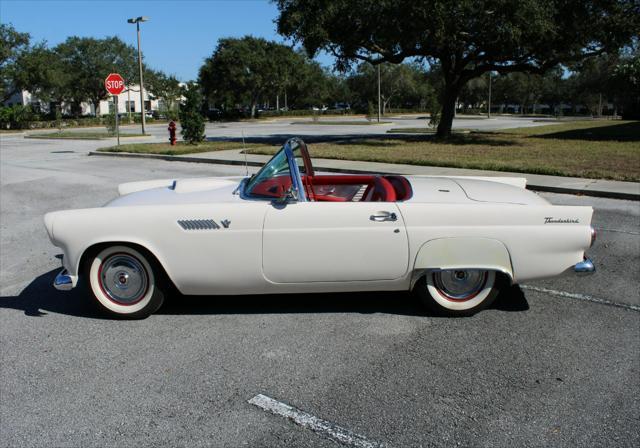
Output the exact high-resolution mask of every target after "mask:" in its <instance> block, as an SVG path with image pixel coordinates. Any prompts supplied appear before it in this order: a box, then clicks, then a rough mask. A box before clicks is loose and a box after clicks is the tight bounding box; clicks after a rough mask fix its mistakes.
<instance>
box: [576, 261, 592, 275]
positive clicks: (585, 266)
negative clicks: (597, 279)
mask: <svg viewBox="0 0 640 448" xmlns="http://www.w3.org/2000/svg"><path fill="white" fill-rule="evenodd" d="M573 271H574V272H575V273H576V274H593V273H594V272H596V266H595V265H594V264H593V261H591V260H590V259H589V258H585V259H584V260H582V261H581V262H580V263H578V264H576V265H575V266H574V267H573Z"/></svg>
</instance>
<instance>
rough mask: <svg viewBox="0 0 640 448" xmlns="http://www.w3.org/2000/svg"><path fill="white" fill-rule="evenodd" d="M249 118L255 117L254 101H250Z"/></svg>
mask: <svg viewBox="0 0 640 448" xmlns="http://www.w3.org/2000/svg"><path fill="white" fill-rule="evenodd" d="M251 118H256V102H255V101H252V102H251Z"/></svg>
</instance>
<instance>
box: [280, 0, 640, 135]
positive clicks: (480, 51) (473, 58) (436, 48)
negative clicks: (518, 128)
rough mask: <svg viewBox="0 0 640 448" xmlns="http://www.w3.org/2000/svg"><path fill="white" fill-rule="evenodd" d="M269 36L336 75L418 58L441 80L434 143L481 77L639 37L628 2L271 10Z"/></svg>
mask: <svg viewBox="0 0 640 448" xmlns="http://www.w3.org/2000/svg"><path fill="white" fill-rule="evenodd" d="M276 3H277V5H278V8H279V10H280V15H279V17H278V19H277V24H278V32H279V33H280V34H282V35H284V36H287V37H289V38H292V39H294V40H295V41H299V42H301V43H302V44H303V46H304V47H305V49H306V50H307V52H308V54H310V55H314V54H315V53H316V52H317V51H318V50H320V49H324V50H326V51H328V52H329V53H332V54H333V55H335V56H336V58H337V62H336V66H337V68H338V69H342V70H344V69H346V68H347V67H348V66H349V65H350V64H351V63H352V62H354V61H356V60H363V61H367V62H370V63H372V64H380V63H383V62H392V63H400V62H402V61H403V60H405V59H406V58H411V57H419V58H426V59H427V60H428V61H429V62H437V63H438V64H439V65H440V69H441V71H442V76H443V80H444V91H443V92H442V95H441V97H442V118H441V121H440V124H439V126H438V135H439V136H441V137H445V136H449V135H450V133H451V125H452V121H453V116H454V113H455V110H454V109H455V103H456V99H457V97H458V95H459V94H460V91H461V89H462V88H463V87H464V85H465V84H466V83H467V82H468V81H469V80H471V79H474V78H477V77H479V76H481V75H482V74H484V73H487V72H489V71H493V72H498V73H511V72H532V73H544V72H545V71H546V70H548V69H549V68H552V67H555V66H557V65H558V64H560V63H567V62H572V61H578V60H582V59H584V58H586V57H589V56H593V55H597V54H600V53H603V52H604V51H607V50H611V49H616V48H619V47H620V46H622V45H625V44H626V43H628V42H629V39H630V38H631V37H632V36H634V35H635V34H636V33H637V30H638V29H640V10H639V7H638V3H637V0H585V1H575V0H460V1H455V2H454V1H446V0H422V1H418V0H276Z"/></svg>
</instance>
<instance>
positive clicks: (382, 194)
mask: <svg viewBox="0 0 640 448" xmlns="http://www.w3.org/2000/svg"><path fill="white" fill-rule="evenodd" d="M365 197H366V195H365ZM365 200H368V201H370V202H394V201H395V200H396V191H395V190H394V188H393V185H392V184H391V182H389V181H388V180H387V179H385V178H384V177H382V176H376V177H374V179H373V188H372V190H371V195H370V197H369V198H367V199H365Z"/></svg>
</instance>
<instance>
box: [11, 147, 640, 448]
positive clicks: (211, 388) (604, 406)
mask: <svg viewBox="0 0 640 448" xmlns="http://www.w3.org/2000/svg"><path fill="white" fill-rule="evenodd" d="M86 145H87V143H86V142H83V143H74V142H63V143H52V142H47V141H29V142H28V143H24V142H23V141H22V140H20V139H14V140H12V139H5V140H3V142H2V149H1V152H0V162H1V163H0V169H1V171H0V178H1V196H0V199H1V201H0V211H1V214H0V216H1V222H0V233H1V245H0V252H1V253H0V275H1V285H0V293H1V297H0V337H1V338H2V339H1V343H0V350H1V360H0V361H1V362H0V369H1V371H0V446H3V447H5V446H6V447H21V446H34V447H51V446H73V447H90V446H118V447H127V446H216V447H217V446H225V447H235V446H249V447H263V446H264V447H280V446H282V447H288V446H292V447H324V446H327V447H333V446H337V444H336V443H335V442H333V441H331V440H329V439H327V438H326V437H324V436H323V435H320V434H316V433H314V432H312V431H310V430H308V429H305V428H302V427H300V426H297V425H295V424H293V423H291V422H290V421H288V420H286V419H284V418H281V417H278V416H275V415H272V414H268V413H266V412H264V411H262V410H260V409H258V408H257V407H255V406H252V405H250V404H248V403H247V400H249V399H251V398H252V397H253V396H255V395H256V394H259V393H262V394H265V395H268V396H269V397H272V398H274V399H276V400H280V401H282V402H284V403H288V404H290V405H293V406H295V407H297V408H299V409H301V410H304V411H306V412H308V413H310V414H312V415H314V416H317V417H319V418H322V419H325V420H328V421H330V422H333V423H335V424H336V425H340V426H341V427H343V428H346V429H348V430H350V431H353V432H354V433H357V434H359V435H361V436H364V437H366V438H367V439H368V440H369V441H371V442H375V443H379V444H384V445H386V446H390V447H409V446H411V447H412V446H492V447H493V446H504V447H513V446H524V447H527V446H606V447H609V446H630V447H636V446H639V445H640V351H639V343H640V312H639V311H637V310H639V309H640V308H638V307H639V306H640V291H639V280H638V279H639V278H640V205H639V204H638V203H634V202H626V201H617V200H607V199H596V198H579V197H572V196H562V195H544V196H545V197H547V198H549V199H550V200H551V201H552V202H554V203H572V204H574V203H575V204H592V205H594V206H595V208H596V214H595V220H594V222H595V225H596V227H598V228H599V229H600V232H599V240H598V243H597V245H596V246H595V247H594V248H593V250H592V251H591V255H592V256H593V259H594V260H595V262H596V264H597V267H598V273H597V274H596V275H595V276H592V277H588V278H585V277H566V278H561V279H555V280H549V281H544V282H536V283H532V284H531V285H529V286H530V288H529V289H525V288H524V287H523V288H522V289H520V288H518V287H514V288H512V289H511V290H509V291H507V292H505V293H504V294H503V295H502V296H501V297H500V298H499V300H498V301H497V303H496V304H495V306H494V307H493V308H492V309H489V310H485V311H483V312H482V313H480V314H478V315H476V316H474V317H472V318H464V319H446V318H436V317H431V316H427V315H425V314H424V313H423V311H422V309H421V308H420V307H419V306H418V305H417V304H416V303H415V302H414V300H413V298H412V297H411V296H409V295H407V294H399V293H375V294H369V293H367V294H345V295H342V294H329V295H326V294H323V295H298V296H266V297H219V298H197V297H195V298H194V297H192V298H185V299H181V300H172V301H170V302H169V303H168V304H167V306H165V307H164V308H163V309H162V310H161V312H160V313H159V314H156V315H153V316H151V317H150V318H148V319H146V320H142V321H114V320H108V319H103V318H102V317H101V316H100V315H97V314H96V313H95V312H94V311H93V310H92V308H91V307H90V306H88V305H87V300H86V297H85V296H84V295H83V294H82V292H81V291H77V290H74V291H72V292H70V293H60V292H57V291H55V290H54V289H53V288H52V287H51V286H50V285H51V282H52V280H53V277H54V276H55V274H56V273H57V271H58V269H59V260H57V259H56V258H55V256H56V255H57V254H59V250H58V249H56V248H53V247H52V246H51V244H50V243H49V241H48V238H47V236H46V232H45V230H44V228H43V225H42V215H43V214H44V213H45V212H47V211H50V210H55V209H60V208H78V207H84V206H94V205H100V204H102V203H104V202H106V201H107V200H108V199H110V198H112V197H113V196H114V195H115V186H116V185H117V184H118V183H120V182H124V181H130V180H139V179H153V178H167V177H173V176H181V177H184V176H201V175H232V174H241V173H243V171H244V169H243V168H239V167H229V166H220V167H217V166H212V165H206V166H200V165H198V164H181V163H178V162H175V163H167V162H159V161H152V160H136V159H112V158H90V157H86V156H85V155H84V152H85V149H86V148H85V147H86ZM81 146H82V148H83V152H82V153H74V152H71V153H67V152H55V151H76V150H78V151H80V148H81ZM531 288H535V289H531ZM594 300H596V301H597V300H605V301H609V302H611V303H610V304H609V305H604V304H600V303H595V302H594ZM614 305H621V306H622V307H620V306H614Z"/></svg>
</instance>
